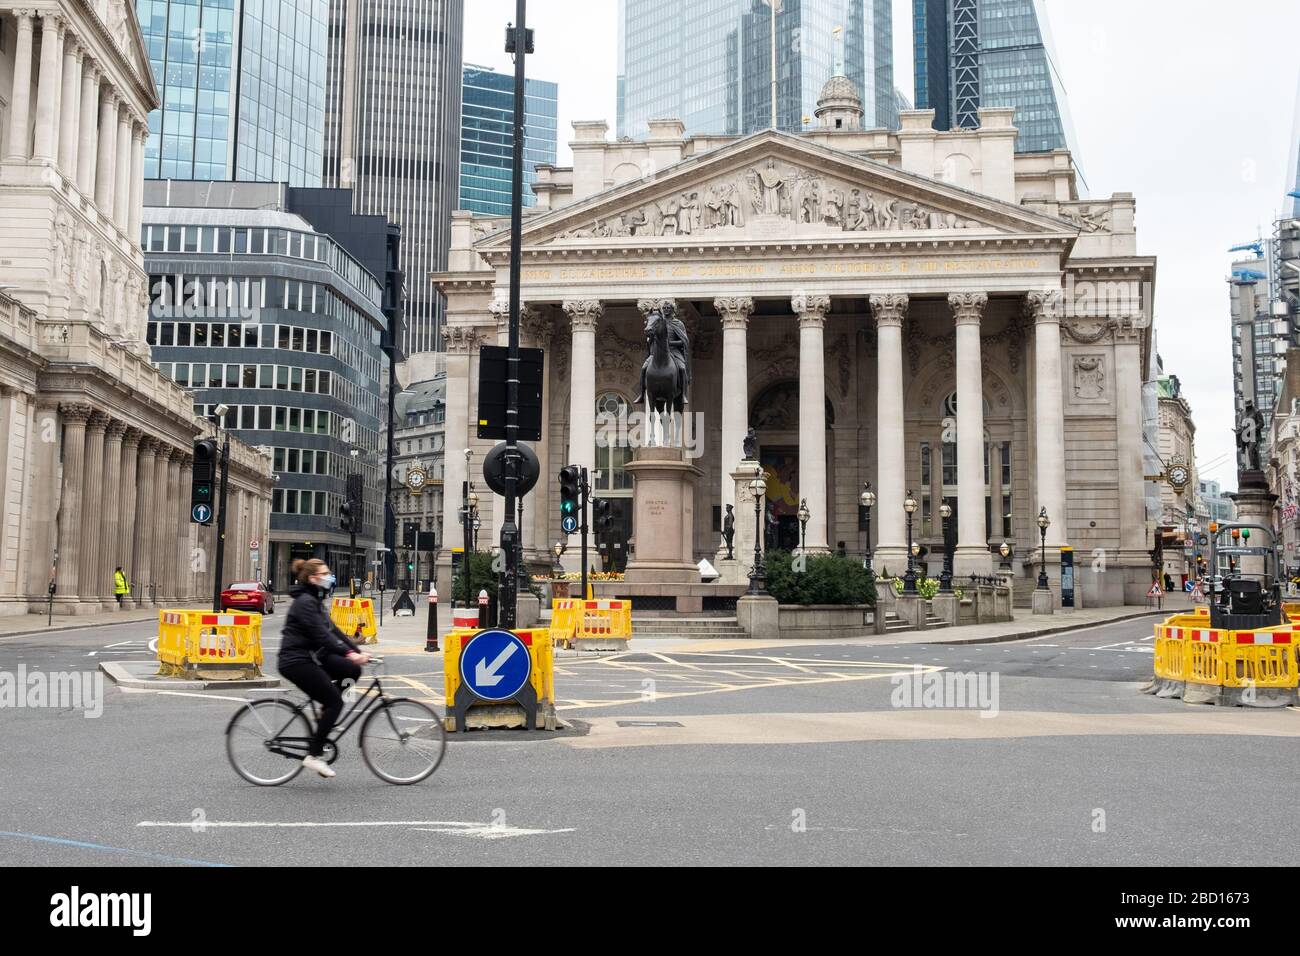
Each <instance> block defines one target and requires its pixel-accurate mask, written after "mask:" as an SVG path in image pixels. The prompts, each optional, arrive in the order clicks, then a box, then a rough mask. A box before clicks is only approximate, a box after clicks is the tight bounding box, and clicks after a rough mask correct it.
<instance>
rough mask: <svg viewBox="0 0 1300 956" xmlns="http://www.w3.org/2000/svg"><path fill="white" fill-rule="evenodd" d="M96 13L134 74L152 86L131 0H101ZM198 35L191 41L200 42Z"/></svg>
mask: <svg viewBox="0 0 1300 956" xmlns="http://www.w3.org/2000/svg"><path fill="white" fill-rule="evenodd" d="M96 12H97V13H99V16H100V19H101V20H102V21H103V23H104V26H105V27H106V28H107V30H108V33H109V36H111V37H112V38H113V43H114V45H115V46H116V47H117V49H118V52H119V53H121V54H122V57H123V58H124V59H125V60H126V62H127V63H128V64H129V65H130V67H131V69H132V71H134V73H135V75H136V76H137V77H138V78H139V79H140V80H141V81H142V82H143V83H145V84H146V85H148V86H149V87H153V86H154V77H153V68H152V67H151V66H150V65H149V53H148V50H147V48H146V46H145V40H144V33H143V31H142V30H141V27H140V21H139V19H138V18H137V16H136V11H135V4H134V3H133V2H131V0H103V3H102V5H97V11H96ZM201 40H202V37H199V38H198V39H197V40H194V41H193V42H201Z"/></svg>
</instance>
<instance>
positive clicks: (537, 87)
mask: <svg viewBox="0 0 1300 956" xmlns="http://www.w3.org/2000/svg"><path fill="white" fill-rule="evenodd" d="M463 75H464V83H463V84H462V87H461V107H460V110H461V119H460V208H461V209H469V210H472V211H473V212H481V213H487V214H489V215H493V216H508V215H510V174H511V169H510V166H511V162H512V161H513V159H514V145H513V143H514V108H515V78H514V76H512V75H506V74H504V73H494V72H493V71H492V70H489V69H487V68H486V67H481V66H466V67H465V69H464V74H463ZM558 91H559V87H558V86H557V85H556V84H555V83H550V82H548V81H546V80H525V81H524V205H525V206H532V205H535V204H536V202H537V197H535V196H534V195H533V190H532V184H533V182H534V181H535V180H536V179H537V173H536V172H535V170H536V169H537V164H538V163H551V164H554V163H555V158H556V123H557V104H556V100H557V97H558Z"/></svg>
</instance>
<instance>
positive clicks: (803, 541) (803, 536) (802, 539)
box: [797, 498, 812, 554]
mask: <svg viewBox="0 0 1300 956" xmlns="http://www.w3.org/2000/svg"><path fill="white" fill-rule="evenodd" d="M797 513H798V515H799V553H800V554H807V553H808V519H809V518H811V517H812V512H811V511H809V510H808V499H807V498H800V499H799V511H798V512H797Z"/></svg>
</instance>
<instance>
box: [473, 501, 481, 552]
mask: <svg viewBox="0 0 1300 956" xmlns="http://www.w3.org/2000/svg"><path fill="white" fill-rule="evenodd" d="M481 527H483V519H482V517H481V516H480V515H479V513H478V512H477V511H475V512H474V550H475V551H477V550H478V529H479V528H481Z"/></svg>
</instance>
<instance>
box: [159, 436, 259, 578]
mask: <svg viewBox="0 0 1300 956" xmlns="http://www.w3.org/2000/svg"><path fill="white" fill-rule="evenodd" d="M193 476H194V456H193V455H192V454H190V453H189V452H182V453H181V456H180V459H179V461H178V468H177V478H176V498H177V502H176V507H174V508H173V509H172V510H173V511H177V512H178V518H177V525H176V599H177V600H178V601H182V602H185V603H189V602H190V601H191V600H192V599H193V598H194V596H195V593H196V586H197V578H196V577H195V574H194V555H193V554H192V545H191V542H190V532H191V531H192V530H193V529H194V528H197V527H201V526H200V525H195V524H192V523H191V522H190V507H189V504H190V503H189V500H188V499H187V498H186V497H185V489H186V488H188V487H190V484H191V481H192V479H193ZM232 490H233V489H232ZM230 498H231V499H232V500H233V501H234V502H235V507H234V508H233V509H232V512H233V513H232V514H231V516H230V517H228V518H227V519H226V525H227V527H228V528H234V529H238V527H239V524H238V517H239V507H238V502H239V496H238V494H233V495H230ZM178 509H180V510H179V511H178ZM232 519H235V520H232ZM214 527H215V526H214ZM213 537H214V543H215V534H214V536H213ZM242 546H243V545H242V544H241V543H240V540H239V537H238V536H237V535H236V536H235V537H234V538H232V537H230V535H229V534H227V535H226V566H227V567H229V568H231V569H232V570H233V569H234V568H235V567H236V562H237V561H238V558H239V549H240V548H241V547H242ZM216 557H217V555H216V552H215V551H214V552H213V553H212V554H210V555H207V560H206V561H205V562H204V564H205V566H206V567H207V568H208V570H209V571H210V572H212V573H216V568H215V566H214V565H213V561H215V560H216ZM226 577H227V578H228V579H230V580H234V575H233V573H232V574H227V575H226Z"/></svg>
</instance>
